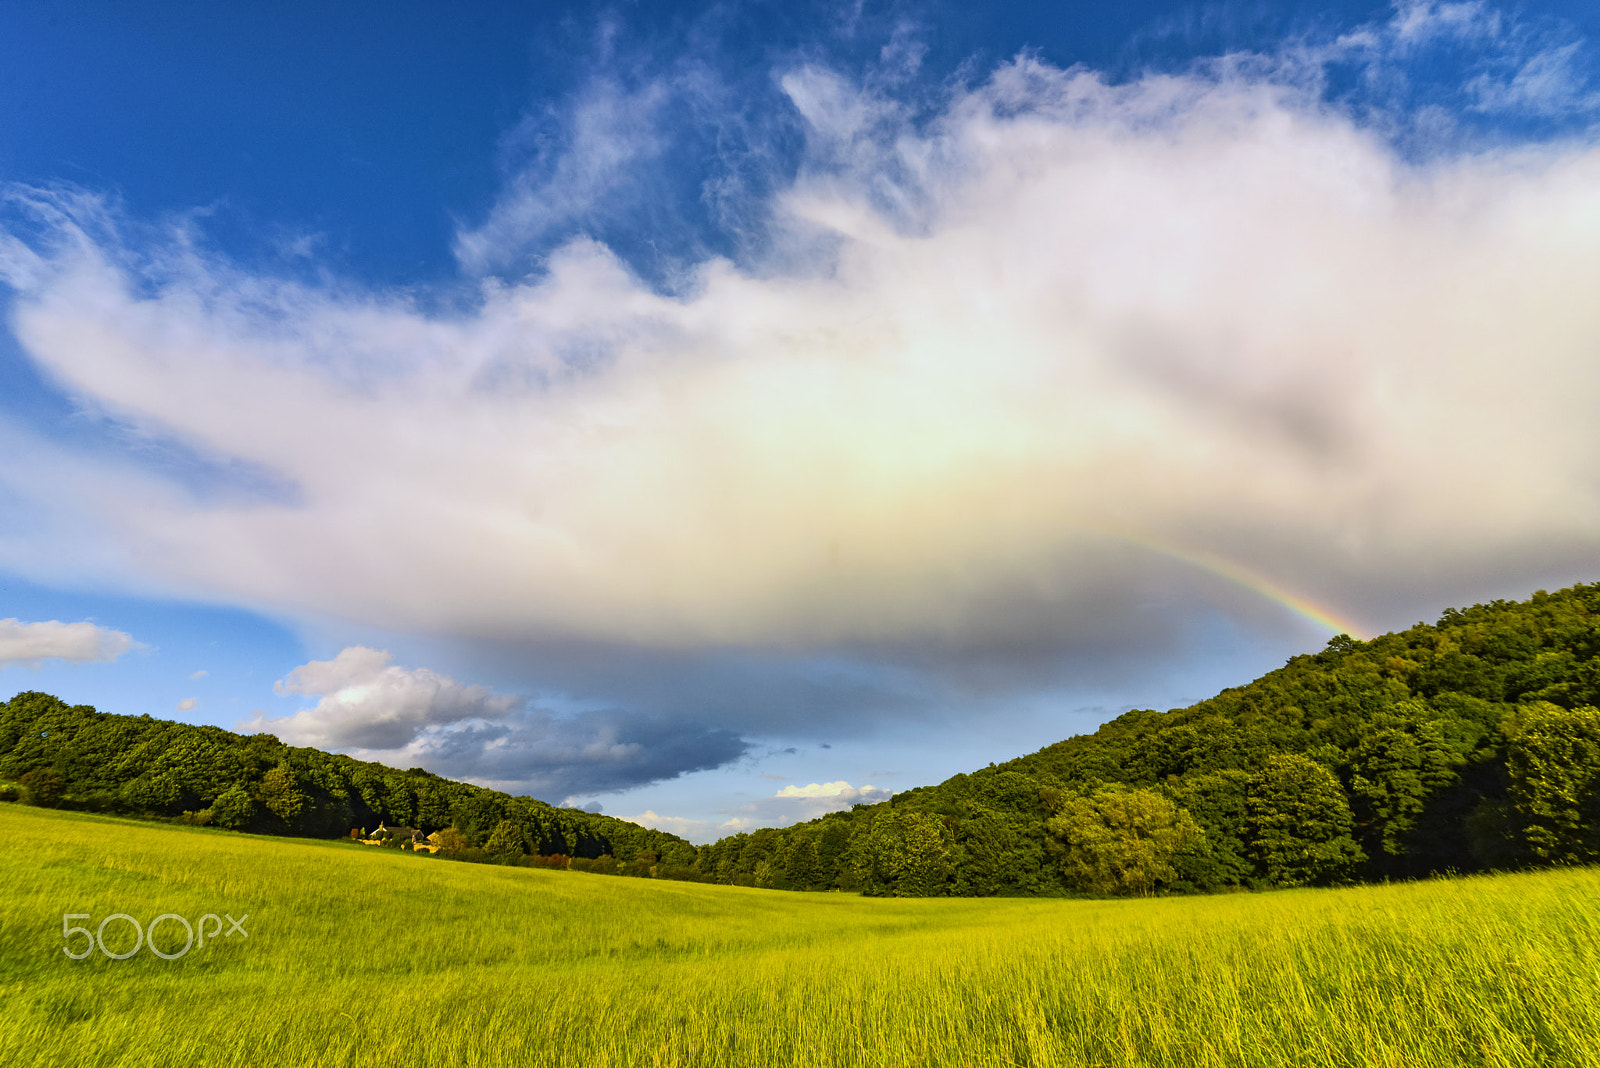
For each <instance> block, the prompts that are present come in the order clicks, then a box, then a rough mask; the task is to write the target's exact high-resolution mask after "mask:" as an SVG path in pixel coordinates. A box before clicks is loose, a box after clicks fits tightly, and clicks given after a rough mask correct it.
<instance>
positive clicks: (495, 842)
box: [483, 820, 525, 864]
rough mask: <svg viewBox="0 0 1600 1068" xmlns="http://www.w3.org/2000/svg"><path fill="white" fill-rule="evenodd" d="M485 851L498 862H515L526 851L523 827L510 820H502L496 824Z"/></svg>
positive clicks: (484, 848)
mask: <svg viewBox="0 0 1600 1068" xmlns="http://www.w3.org/2000/svg"><path fill="white" fill-rule="evenodd" d="M483 851H484V852H485V853H487V854H489V856H491V857H493V858H494V860H495V863H497V864H515V863H516V862H517V860H518V859H520V858H521V857H522V855H523V853H524V852H525V843H524V842H523V840H522V828H520V827H518V826H517V825H516V824H515V823H512V822H511V821H510V820H501V821H500V822H499V823H497V824H495V825H494V830H493V832H491V833H490V835H489V841H488V842H487V843H485V844H484V847H483Z"/></svg>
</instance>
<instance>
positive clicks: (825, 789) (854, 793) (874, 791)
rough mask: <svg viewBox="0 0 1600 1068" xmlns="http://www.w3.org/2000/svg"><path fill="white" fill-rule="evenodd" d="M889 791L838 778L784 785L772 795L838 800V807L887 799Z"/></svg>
mask: <svg viewBox="0 0 1600 1068" xmlns="http://www.w3.org/2000/svg"><path fill="white" fill-rule="evenodd" d="M889 793H890V791H888V790H880V789H879V788H878V787H876V786H871V785H867V786H851V785H850V784H849V783H847V782H845V781H844V780H843V779H840V780H839V781H837V782H814V783H810V784H809V785H806V786H785V787H784V788H783V789H781V790H779V791H778V792H777V793H775V794H773V795H772V796H773V797H778V798H784V799H788V798H801V799H804V800H807V801H810V800H815V799H817V798H826V799H827V800H828V801H830V802H838V803H839V807H841V808H842V807H844V806H845V805H852V804H857V803H859V802H863V801H865V802H867V803H869V804H870V803H872V802H876V801H887V800H888V799H889Z"/></svg>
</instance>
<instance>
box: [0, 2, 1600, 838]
mask: <svg viewBox="0 0 1600 1068" xmlns="http://www.w3.org/2000/svg"><path fill="white" fill-rule="evenodd" d="M0 29H3V31H4V32H0V99H3V100H4V102H5V105H6V106H5V107H4V109H3V110H0V114H3V115H4V118H3V119H0V183H3V186H0V196H3V197H4V203H3V205H0V294H3V297H0V299H3V300H4V304H5V311H6V318H5V327H4V330H3V331H0V620H6V622H4V623H0V687H5V686H9V687H10V691H9V692H15V691H19V690H25V689H41V690H46V691H49V692H53V693H57V694H58V695H60V696H62V697H63V698H65V699H67V700H70V701H74V702H85V703H91V704H94V705H96V706H98V707H100V708H103V709H105V710H108V711H115V712H128V713H150V714H152V715H160V716H169V717H174V718H179V719H185V720H189V721H192V722H207V723H217V724H220V725H223V726H227V727H230V728H235V727H237V728H241V729H246V730H270V731H273V732H274V733H277V734H279V735H280V736H281V737H284V738H285V739H288V740H291V741H294V742H297V743H299V744H311V745H318V746H322V747H325V748H335V749H341V750H344V751H348V752H352V753H357V754H360V755H364V756H368V757H371V758H374V759H382V760H386V761H389V762H392V763H397V764H399V765H401V766H407V767H409V766H414V765H422V766H426V767H429V768H432V769H433V770H437V771H439V772H441V773H444V774H449V775H454V776H457V777H462V778H470V779H473V780H474V781H480V782H485V783H491V784H493V785H496V786H500V787H503V788H506V789H510V790H514V791H517V792H529V793H532V794H533V795H534V796H538V797H542V798H545V799H547V800H550V801H554V802H563V801H570V802H571V803H574V804H585V805H591V806H592V805H595V804H599V805H602V806H603V807H604V809H605V810H606V811H607V812H611V813H614V814H617V815H622V816H627V817H635V818H639V819H641V820H643V821H645V822H649V823H652V824H655V825H659V826H663V827H665V828H668V829H672V830H678V831H681V832H683V833H686V834H688V835H690V836H691V837H693V838H695V839H696V840H707V839H708V838H711V837H715V836H717V835H718V834H721V833H726V832H727V831H729V830H737V829H743V828H747V827H751V826H757V825H761V824H773V823H784V822H788V821H792V820H795V819H801V818H808V817H810V816H813V815H816V814H818V813H819V812H821V811H823V810H825V809H827V808H828V807H830V806H835V807H836V806H839V805H843V804H848V803H849V802H851V801H854V800H861V799H869V800H870V799H874V798H877V797H881V796H884V795H885V792H886V791H890V790H899V789H905V788H907V787H910V786H914V785H918V784H922V783H926V782H932V781H937V780H939V779H941V778H943V777H945V776H947V775H949V774H952V773H954V772H956V771H960V770H964V769H969V768H971V767H974V766H980V765H982V764H984V763H987V762H989V761H991V760H1001V759H1005V758H1007V757H1009V756H1013V755H1017V754H1019V753H1021V752H1025V751H1030V750H1032V749H1035V748H1037V747H1039V746H1040V745H1044V744H1048V743H1049V742H1052V741H1055V740H1058V739H1059V738H1062V737H1065V736H1067V735H1069V734H1072V733H1076V732H1079V731H1083V730H1088V729H1092V727H1093V726H1094V725H1095V724H1097V723H1099V722H1102V721H1103V720H1104V719H1106V718H1109V717H1110V716H1113V715H1116V714H1117V713H1119V712H1121V711H1123V710H1125V709H1127V708H1130V707H1170V706H1175V705H1179V704H1183V703H1187V702H1190V701H1193V700H1197V699H1199V698H1202V697H1205V696H1209V695H1210V694H1211V693H1213V692H1215V691H1216V690H1217V689H1219V688H1221V687H1223V686H1226V685H1232V684H1237V683H1241V682H1244V681H1247V680H1248V679H1250V678H1253V677H1255V676H1256V675H1258V674H1260V673H1261V672H1263V671H1265V670H1268V669H1270V668H1272V667H1274V666H1276V665H1278V664H1280V663H1282V661H1283V660H1284V659H1285V658H1286V657H1288V656H1291V655H1294V654H1295V653H1297V652H1303V651H1309V650H1313V649H1316V648H1318V647H1320V646H1321V644H1322V643H1323V642H1324V641H1326V639H1327V638H1328V637H1329V636H1330V635H1331V634H1332V633H1333V630H1334V629H1336V628H1337V627H1339V626H1342V625H1347V626H1349V627H1350V628H1353V629H1356V630H1359V631H1362V632H1365V633H1376V632H1379V631H1382V630H1385V629H1390V628H1393V627H1402V626H1406V625H1409V624H1410V623H1412V622H1414V621H1416V620H1418V619H1431V618H1434V617H1435V616H1437V614H1438V613H1439V612H1440V611H1441V610H1442V609H1443V608H1445V607H1447V606H1449V605H1456V604H1463V603H1471V602H1474V601H1480V600H1486V599H1491V598H1494V597H1501V596H1510V597H1520V596H1525V595H1526V594H1528V593H1529V592H1531V591H1532V590H1533V589H1535V588H1539V587H1550V588H1554V587H1557V586H1560V585H1565V584H1569V583H1571V582H1574V581H1588V580H1593V579H1595V578H1596V577H1597V576H1596V555H1597V554H1596V549H1597V547H1600V488H1597V487H1600V478H1597V475H1600V470H1597V466H1596V465H1597V459H1596V458H1597V457H1600V448H1597V446H1600V440H1597V437H1600V433H1597V431H1596V430H1595V429H1594V425H1595V421H1594V420H1593V418H1592V415H1591V413H1592V411H1593V410H1594V401H1595V399H1596V398H1595V393H1596V389H1597V386H1600V381H1597V379H1596V368H1597V367H1600V360H1597V359H1596V356H1597V355H1600V313H1596V311H1595V310H1594V304H1595V302H1594V300H1593V294H1594V292H1596V283H1597V282H1600V277H1597V276H1600V149H1597V147H1596V130H1597V128H1600V127H1597V126H1596V118H1597V115H1600V88H1597V82H1596V79H1595V77H1594V74H1595V64H1596V51H1595V46H1594V44H1593V43H1592V42H1593V40H1594V38H1595V36H1596V34H1597V32H1600V12H1597V11H1596V9H1595V8H1594V6H1593V5H1591V4H1578V3H1571V4H1532V5H1525V6H1522V7H1517V8H1509V7H1496V6H1494V5H1492V4H1486V3H1467V4H1421V3H1419V4H1412V3H1407V4H1402V5H1399V6H1397V7H1381V6H1368V5H1342V6H1337V5H1335V6H1330V5H1316V4H1251V5H1246V4H1231V5H1230V4H1222V5H1183V4H1172V3H1141V4H1125V5H1107V4H1053V5H1029V4H1015V5H1003V6H1002V7H1001V8H999V9H995V8H993V7H992V6H990V5H974V4H958V3H945V4H887V5H875V4H793V3H785V4H722V5H705V4H702V5H663V4H650V5H617V6H613V7H609V8H596V7H593V6H591V5H571V6H565V7H563V6H559V5H542V6H534V5H525V4H506V5H496V4H477V5H472V6H471V7H470V9H468V10H467V11H466V12H465V13H464V12H463V11H461V10H457V9H454V8H452V7H450V6H448V5H440V4H434V3H413V4H408V3H384V4H376V3H355V2H352V3H341V4H325V3H320V4H310V3H308V4H285V3H275V4H260V5H253V4H234V5H221V6H219V5H202V4H180V3H171V4H146V5H125V4H112V3H105V4H93V3H90V4H72V5H66V4H51V3H37V4H29V5H10V6H8V7H7V9H6V11H5V12H4V13H3V14H0Z"/></svg>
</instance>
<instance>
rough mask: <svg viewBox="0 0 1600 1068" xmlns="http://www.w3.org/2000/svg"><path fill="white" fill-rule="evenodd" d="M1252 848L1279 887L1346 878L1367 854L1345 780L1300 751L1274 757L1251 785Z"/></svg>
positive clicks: (1272, 883)
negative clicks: (1357, 835) (1342, 785)
mask: <svg viewBox="0 0 1600 1068" xmlns="http://www.w3.org/2000/svg"><path fill="white" fill-rule="evenodd" d="M1248 800H1249V812H1250V824H1251V829H1252V831H1253V834H1252V836H1251V842H1250V845H1251V848H1252V849H1253V851H1254V852H1255V856H1256V859H1257V861H1258V863H1259V864H1260V867H1261V871H1262V874H1263V875H1264V876H1265V878H1266V880H1267V882H1268V883H1269V884H1271V885H1273V886H1325V885H1327V884H1329V883H1336V882H1343V881H1345V880H1347V879H1349V878H1350V877H1351V876H1352V875H1353V874H1354V873H1355V869H1356V866H1357V865H1358V864H1360V863H1361V862H1362V861H1364V860H1365V859H1366V857H1365V855H1364V854H1363V853H1362V852H1361V847H1360V846H1358V845H1356V842H1355V838H1354V837H1353V836H1352V833H1351V832H1352V831H1353V830H1354V829H1355V820H1354V819H1353V818H1352V817H1351V815H1350V804H1349V802H1348V801H1347V800H1346V799H1345V795H1344V791H1343V790H1342V789H1340V787H1339V780H1338V779H1337V778H1335V777H1334V774H1333V772H1331V771H1329V770H1328V769H1327V768H1325V767H1323V766H1322V765H1321V764H1318V763H1317V762H1316V761H1314V760H1309V759H1307V758H1306V757H1303V756H1300V755H1298V754H1295V753H1283V754H1280V755H1278V756H1274V757H1270V758H1269V759H1268V760H1267V763H1266V767H1264V768H1262V770H1261V773H1260V774H1259V775H1257V776H1256V777H1255V778H1254V779H1253V780H1252V781H1251V784H1250V795H1249V799H1248Z"/></svg>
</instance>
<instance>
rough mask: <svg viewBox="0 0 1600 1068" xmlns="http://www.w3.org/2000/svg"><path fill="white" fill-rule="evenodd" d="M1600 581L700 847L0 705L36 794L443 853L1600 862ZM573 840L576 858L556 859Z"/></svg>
mask: <svg viewBox="0 0 1600 1068" xmlns="http://www.w3.org/2000/svg"><path fill="white" fill-rule="evenodd" d="M1597 704H1600V585H1579V586H1574V587H1572V588H1570V589H1566V590H1561V591H1559V592H1557V593H1545V592H1543V591H1540V592H1538V593H1536V594H1534V595H1533V597H1532V598H1531V599H1529V600H1528V601H1525V602H1510V601H1495V602H1493V603H1490V604H1482V605H1476V606H1474V607H1472V608H1468V609H1465V610H1456V609H1451V610H1449V611H1447V612H1445V614H1444V615H1443V617H1442V618H1441V619H1440V620H1439V621H1438V622H1437V623H1435V624H1431V625H1429V624H1422V623H1419V624H1417V625H1416V626H1414V627H1412V628H1410V629H1409V630H1406V631H1401V632H1397V633H1392V634H1386V635H1383V636H1382V637H1379V638H1375V639H1373V640H1371V641H1367V642H1361V641H1356V640H1354V639H1351V638H1350V637H1348V636H1346V635H1340V636H1338V637H1336V638H1334V639H1333V640H1332V641H1330V642H1329V643H1328V646H1327V648H1326V649H1324V650H1323V651H1321V652H1319V653H1315V654H1311V655H1305V656H1297V657H1294V658H1293V659H1291V660H1290V661H1289V662H1288V663H1287V664H1285V665H1284V666H1283V667H1282V668H1279V669H1278V670H1276V671H1273V672H1270V673H1268V674H1267V675H1264V676H1262V677H1261V678H1259V679H1257V680H1256V681H1254V682H1252V683H1250V684H1248V685H1245V686H1240V687H1235V688H1232V689H1228V690H1224V691H1223V692H1222V693H1220V694H1218V695H1217V696H1215V697H1213V698H1210V699H1208V700H1205V701H1201V702H1199V703H1198V704H1195V705H1192V706H1190V707H1188V708H1181V709H1173V710H1170V711H1167V712H1157V711H1155V710H1153V709H1141V710H1135V711H1132V712H1129V713H1127V714H1126V715H1123V716H1120V717H1118V718H1117V719H1116V720H1113V721H1112V722H1110V723H1107V724H1105V725H1104V726H1102V727H1100V728H1099V729H1098V730H1096V731H1095V732H1094V733H1093V734H1088V735H1080V736H1077V737H1073V738H1068V739H1066V740H1065V741H1062V742H1058V743H1056V744H1054V745H1050V746H1046V747H1045V748H1043V749H1041V750H1039V751H1038V752H1036V753H1032V754H1030V755H1028V756H1023V757H1019V758H1017V759H1015V760H1011V761H1007V762H1006V763H1004V764H998V765H991V766H990V767H988V768H983V769H980V770H977V771H974V772H972V773H970V774H963V775H956V776H954V777H952V778H950V779H948V780H946V781H945V782H942V783H940V784H938V785H936V786H929V787H923V788H919V789H914V790H909V791H906V792H905V793H902V794H897V795H896V796H895V797H893V798H892V799H891V800H889V801H887V802H884V803H882V804H878V805H858V806H856V807H855V808H854V809H852V810H851V811H848V812H839V813H833V814H831V815H828V816H824V817H822V818H820V819H817V820H813V821H811V822H809V823H804V824H798V825H796V826H793V827H788V828H783V829H767V830H759V831H755V832H751V833H748V834H740V835H735V836H733V837H730V838H725V839H722V840H721V841H718V842H716V843H713V844H711V845H709V846H702V847H699V848H696V847H694V846H692V845H691V844H689V843H688V842H685V841H683V840H682V839H680V838H677V837H676V836H674V835H670V834H666V833H664V832H659V831H650V830H646V829H644V828H642V827H638V826H637V825H634V824H631V823H628V822H626V821H622V820H616V819H611V818H608V817H605V816H600V815H595V814H591V813H587V812H579V811H575V810H571V809H557V808H553V807H552V806H550V805H546V804H544V803H543V802H539V801H535V800H532V799H529V798H516V797H510V796H508V795H505V794H502V793H497V792H495V791H492V790H485V789H483V788H480V787H476V786H471V785H468V784H464V783H456V782H450V781H449V780H445V779H441V778H439V777H437V776H434V775H430V774H429V773H427V772H425V771H422V770H420V769H412V770H411V771H406V772H400V771H396V770H394V769H391V768H386V767H383V766H381V765H377V764H369V763H363V762H361V761H356V760H352V759H350V758H348V757H342V756H332V755H329V754H326V753H322V752H319V751H317V750H314V749H303V748H295V747H291V746H286V745H284V744H283V743H282V742H280V741H279V740H278V739H276V738H274V737H272V736H271V735H252V736H244V735H237V734H231V733H229V732H227V731H222V730H220V729H218V728H215V727H194V726H189V725H186V724H179V723H171V722H167V721H162V720H154V719H150V718H149V717H128V716H114V715H108V714H105V713H100V712H97V711H95V710H94V709H92V708H87V707H85V706H75V707H68V706H67V705H65V704H64V703H62V702H61V701H59V700H57V699H56V698H54V697H50V696H48V695H45V694H36V693H25V694H19V695H18V696H17V697H15V698H14V699H13V700H12V701H10V702H9V703H7V704H6V705H3V706H0V779H4V778H10V779H14V780H18V781H22V782H24V783H25V784H26V785H27V786H28V787H29V790H30V792H31V794H32V796H33V798H34V800H36V801H40V800H42V801H44V802H45V803H50V804H62V805H66V806H69V807H75V808H80V809H88V810H97V811H105V812H122V813H130V814H139V815H152V816H164V817H167V818H181V819H186V820H189V821H191V822H199V823H206V822H210V823H212V824H214V825H217V826H222V827H228V828H232V829H237V830H250V831H255V832H258V833H274V834H301V835H309V836H328V837H332V836H338V835H343V834H345V833H347V830H348V828H349V827H351V826H361V827H372V826H375V825H376V824H377V823H378V821H379V820H380V819H382V820H386V821H387V822H388V823H389V824H391V825H394V824H400V825H404V826H415V827H418V828H420V829H422V830H424V831H436V830H452V831H454V834H453V835H451V836H450V840H451V842H452V843H453V844H454V846H455V852H456V855H460V856H476V857H479V858H494V859H499V860H501V861H503V862H508V863H519V862H520V863H523V864H535V863H542V862H540V861H537V860H536V859H535V858H536V857H538V856H544V857H551V856H555V857H557V858H558V859H557V860H555V861H551V862H549V863H554V864H557V865H559V866H569V865H571V866H578V867H586V868H589V869H590V870H598V871H605V872H612V873H620V874H631V875H641V876H648V875H653V876H656V877H660V878H676V879H692V880H700V881H707V882H718V883H726V884H735V885H744V886H755V887H765V888H776V889H787V890H846V891H859V892H861V893H864V894H868V895H882V896H992V895H1004V896H1029V895H1063V894H1084V893H1088V894H1150V893H1174V892H1176V893H1194V892H1215V891H1222V890H1230V889H1262V888H1276V887H1294V886H1307V885H1313V886H1314V885H1332V884H1339V883H1348V882H1356V881H1375V880H1384V879H1391V878H1396V877H1399V878H1408V877H1419V876H1425V875H1429V874H1432V873H1438V872H1451V871H1455V872H1470V871H1483V870H1491V869H1512V868H1520V867H1529V866H1540V865H1550V864H1576V863H1587V862H1590V861H1594V860H1597V859H1600V711H1597V710H1596V707H1595V706H1596V705H1597ZM572 858H576V859H572Z"/></svg>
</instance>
